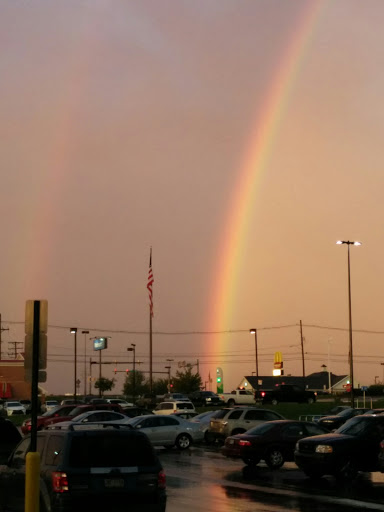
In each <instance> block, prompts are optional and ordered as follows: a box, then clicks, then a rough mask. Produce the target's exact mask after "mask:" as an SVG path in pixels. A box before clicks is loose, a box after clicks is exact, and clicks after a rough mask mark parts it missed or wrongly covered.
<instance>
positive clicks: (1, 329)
mask: <svg viewBox="0 0 384 512" xmlns="http://www.w3.org/2000/svg"><path fill="white" fill-rule="evenodd" d="M3 331H9V328H6V329H5V328H3V326H2V324H1V313H0V361H1V360H2V354H1V344H2V340H1V334H2V332H3Z"/></svg>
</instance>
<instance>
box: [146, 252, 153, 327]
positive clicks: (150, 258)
mask: <svg viewBox="0 0 384 512" xmlns="http://www.w3.org/2000/svg"><path fill="white" fill-rule="evenodd" d="M152 286H153V272H152V247H151V252H150V255H149V271H148V283H147V289H148V293H149V311H150V315H151V316H152V317H153V290H152Z"/></svg>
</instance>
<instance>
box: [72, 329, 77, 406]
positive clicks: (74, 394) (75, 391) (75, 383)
mask: <svg viewBox="0 0 384 512" xmlns="http://www.w3.org/2000/svg"><path fill="white" fill-rule="evenodd" d="M74 334H75V382H74V386H75V389H74V392H73V399H74V400H75V403H76V402H77V382H76V381H77V329H76V331H75V333H74Z"/></svg>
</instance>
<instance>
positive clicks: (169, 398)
mask: <svg viewBox="0 0 384 512" xmlns="http://www.w3.org/2000/svg"><path fill="white" fill-rule="evenodd" d="M184 400H186V401H188V402H189V401H190V400H189V398H188V397H187V396H186V395H184V394H183V393H166V394H165V395H164V396H163V399H162V402H180V401H184Z"/></svg>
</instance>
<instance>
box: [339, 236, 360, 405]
mask: <svg viewBox="0 0 384 512" xmlns="http://www.w3.org/2000/svg"><path fill="white" fill-rule="evenodd" d="M336 244H337V245H346V246H347V247H348V306H349V308H348V309H349V373H350V379H351V407H352V408H354V407H355V392H354V389H353V345H352V301H351V261H350V255H349V246H350V245H361V242H351V241H349V240H338V241H337V242H336Z"/></svg>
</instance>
